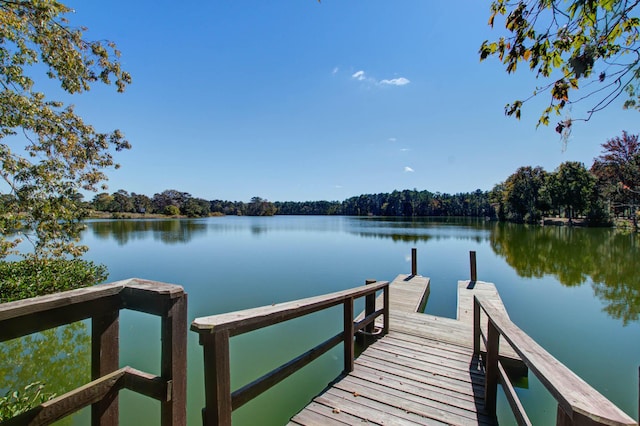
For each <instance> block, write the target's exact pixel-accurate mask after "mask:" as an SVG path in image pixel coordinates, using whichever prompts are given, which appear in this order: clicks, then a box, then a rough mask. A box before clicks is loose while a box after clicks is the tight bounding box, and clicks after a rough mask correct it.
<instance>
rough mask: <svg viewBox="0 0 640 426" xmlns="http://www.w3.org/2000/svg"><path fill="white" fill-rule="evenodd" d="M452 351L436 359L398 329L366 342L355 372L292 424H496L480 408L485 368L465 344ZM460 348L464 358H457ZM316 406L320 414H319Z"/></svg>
mask: <svg viewBox="0 0 640 426" xmlns="http://www.w3.org/2000/svg"><path fill="white" fill-rule="evenodd" d="M439 346H442V345H441V344H440V345H439ZM452 346H455V345H452ZM452 349H454V350H453V351H452V352H453V353H458V355H455V356H454V357H453V359H448V358H443V359H439V358H438V357H437V356H434V355H432V354H430V353H429V350H428V347H420V345H419V344H416V343H414V342H411V336H409V340H405V336H404V335H403V334H402V333H397V332H394V333H392V334H389V335H387V336H385V337H384V338H382V339H380V340H379V341H377V342H376V343H373V344H372V345H371V346H369V348H368V349H367V350H366V351H365V352H364V353H363V354H362V355H360V357H358V359H357V360H356V362H355V368H354V371H353V372H352V373H350V374H349V375H348V376H346V377H344V378H343V379H341V380H340V381H339V382H337V383H335V384H334V385H333V386H332V387H331V388H329V389H328V390H327V391H326V392H324V393H323V394H322V395H320V396H318V397H317V398H315V399H314V402H313V403H312V404H311V405H310V406H309V407H307V408H305V409H304V410H303V411H302V412H300V413H299V414H298V415H296V416H295V417H293V418H292V419H291V424H298V425H320V424H332V422H335V421H340V422H343V423H345V424H362V423H363V422H369V423H373V424H412V425H415V424H421V425H425V424H429V425H432V424H436V425H437V424H447V425H450V424H453V425H478V424H481V425H493V424H495V419H494V418H491V417H489V416H487V415H485V414H484V412H483V402H484V401H483V387H482V384H481V383H482V380H483V379H482V376H483V374H484V372H483V371H482V370H481V369H480V364H479V363H478V360H477V359H476V357H474V356H473V355H472V354H471V351H469V350H466V348H460V347H455V348H452ZM465 350H466V352H467V355H466V358H465V357H463V356H461V354H462V353H463V352H464V351H465ZM318 407H322V409H321V410H320V411H321V413H322V415H323V417H318V413H319V409H318ZM308 411H313V414H310V413H308ZM333 424H335V423H333Z"/></svg>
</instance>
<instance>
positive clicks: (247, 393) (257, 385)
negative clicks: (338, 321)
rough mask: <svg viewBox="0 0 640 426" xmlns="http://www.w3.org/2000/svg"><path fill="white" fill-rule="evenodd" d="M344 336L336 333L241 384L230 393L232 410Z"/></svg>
mask: <svg viewBox="0 0 640 426" xmlns="http://www.w3.org/2000/svg"><path fill="white" fill-rule="evenodd" d="M343 339H344V337H343V333H339V334H336V335H335V336H333V337H332V338H330V339H328V340H326V341H324V342H323V343H321V344H320V345H318V346H316V347H315V348H313V349H310V350H309V351H307V352H305V353H303V354H302V355H300V356H298V357H296V358H294V359H292V360H291V361H289V362H287V363H286V364H283V365H281V366H280V367H278V368H276V369H274V370H273V371H271V372H269V373H267V374H265V375H264V376H262V377H260V378H258V379H257V380H254V381H253V382H251V383H249V384H247V385H245V386H243V387H242V388H240V389H238V390H236V391H235V392H233V393H232V394H231V401H232V402H231V405H232V407H233V409H234V410H236V409H238V408H240V407H242V406H243V405H244V404H246V403H247V402H249V401H251V400H252V399H254V398H255V397H256V396H258V395H260V394H261V393H263V392H265V391H266V390H268V389H270V388H271V387H273V386H274V385H276V384H278V383H280V382H281V381H282V380H284V379H286V378H287V377H289V376H290V375H291V374H293V373H295V372H296V371H298V370H300V369H301V368H302V367H304V366H306V365H308V364H309V363H311V362H312V361H314V360H316V359H317V358H318V357H320V356H321V355H323V354H325V353H327V352H328V351H330V350H331V349H332V348H334V347H336V346H337V345H339V344H340V343H342V341H343Z"/></svg>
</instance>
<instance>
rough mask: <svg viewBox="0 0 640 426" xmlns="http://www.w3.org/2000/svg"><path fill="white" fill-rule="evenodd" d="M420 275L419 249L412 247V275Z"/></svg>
mask: <svg viewBox="0 0 640 426" xmlns="http://www.w3.org/2000/svg"><path fill="white" fill-rule="evenodd" d="M416 275H418V249H416V248H412V249H411V276H413V277H415V276H416Z"/></svg>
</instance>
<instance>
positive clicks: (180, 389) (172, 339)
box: [160, 293, 187, 426]
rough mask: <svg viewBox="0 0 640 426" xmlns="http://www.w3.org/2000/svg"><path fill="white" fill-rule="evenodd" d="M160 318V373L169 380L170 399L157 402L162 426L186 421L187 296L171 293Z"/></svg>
mask: <svg viewBox="0 0 640 426" xmlns="http://www.w3.org/2000/svg"><path fill="white" fill-rule="evenodd" d="M172 295H177V296H178V297H175V298H172V299H169V300H167V301H166V304H168V305H169V308H168V310H167V311H166V313H165V314H164V315H163V317H162V320H161V338H162V349H161V351H162V354H161V359H160V369H161V375H162V378H163V379H164V381H166V382H171V383H172V386H171V387H170V390H171V395H170V398H169V399H167V400H164V401H162V402H161V403H160V417H161V424H162V426H171V425H172V426H183V425H186V424H187V374H186V372H187V295H186V294H185V293H182V294H181V295H180V294H178V293H173V294H172Z"/></svg>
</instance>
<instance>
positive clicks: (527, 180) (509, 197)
mask: <svg viewBox="0 0 640 426" xmlns="http://www.w3.org/2000/svg"><path fill="white" fill-rule="evenodd" d="M546 176H547V172H545V171H544V170H543V169H542V168H541V167H535V168H533V167H531V166H526V167H520V168H519V169H518V170H517V171H516V172H515V173H514V174H512V175H511V176H509V177H508V178H507V180H506V181H505V183H504V189H503V197H504V199H503V203H504V209H505V213H506V218H507V219H508V220H511V221H515V222H529V223H533V222H535V221H537V220H539V219H540V217H541V213H542V210H543V209H544V206H543V204H542V203H541V198H540V190H541V188H542V187H543V185H544V182H545V180H546Z"/></svg>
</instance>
